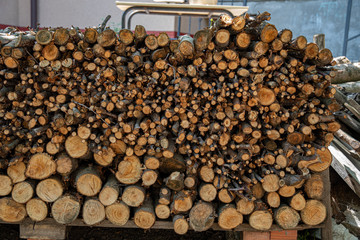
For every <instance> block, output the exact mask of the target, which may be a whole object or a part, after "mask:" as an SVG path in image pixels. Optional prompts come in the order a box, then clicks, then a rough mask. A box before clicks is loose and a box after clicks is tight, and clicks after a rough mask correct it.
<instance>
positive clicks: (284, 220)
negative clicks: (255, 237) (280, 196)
mask: <svg viewBox="0 0 360 240" xmlns="http://www.w3.org/2000/svg"><path fill="white" fill-rule="evenodd" d="M274 219H275V222H276V223H277V224H278V225H279V226H280V227H281V228H283V229H293V228H295V227H296V226H297V225H298V224H299V221H300V215H299V213H298V212H297V211H295V210H294V209H293V208H291V207H289V206H287V205H283V206H280V207H279V208H278V209H276V210H275V212H274Z"/></svg>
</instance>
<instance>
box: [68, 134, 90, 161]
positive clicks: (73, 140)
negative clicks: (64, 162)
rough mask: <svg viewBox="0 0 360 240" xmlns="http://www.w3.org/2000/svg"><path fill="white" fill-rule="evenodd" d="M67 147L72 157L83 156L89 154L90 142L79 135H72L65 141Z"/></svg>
mask: <svg viewBox="0 0 360 240" xmlns="http://www.w3.org/2000/svg"><path fill="white" fill-rule="evenodd" d="M65 149H66V152H67V153H68V154H69V156H70V157H73V158H82V157H85V156H86V155H87V154H88V151H89V149H88V144H87V142H86V140H84V139H81V138H80V137H79V136H77V135H75V136H70V137H68V138H67V139H66V141H65Z"/></svg>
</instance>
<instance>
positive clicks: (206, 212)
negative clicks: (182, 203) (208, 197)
mask: <svg viewBox="0 0 360 240" xmlns="http://www.w3.org/2000/svg"><path fill="white" fill-rule="evenodd" d="M214 220H215V210H214V207H213V205H212V204H211V203H206V202H201V201H199V202H197V203H196V204H195V206H194V207H193V208H191V211H190V214H189V224H190V226H191V228H192V229H194V231H197V232H203V231H206V230H208V229H209V228H211V226H212V225H213V223H214Z"/></svg>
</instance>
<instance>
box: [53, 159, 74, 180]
mask: <svg viewBox="0 0 360 240" xmlns="http://www.w3.org/2000/svg"><path fill="white" fill-rule="evenodd" d="M55 162H56V171H57V172H58V173H59V174H60V175H62V176H63V177H67V176H69V175H70V174H71V173H72V172H74V171H75V170H76V169H77V167H78V161H77V159H76V158H72V157H69V156H68V155H67V154H66V153H61V154H60V155H58V156H57V158H56V160H55Z"/></svg>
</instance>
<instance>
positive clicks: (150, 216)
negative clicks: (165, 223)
mask: <svg viewBox="0 0 360 240" xmlns="http://www.w3.org/2000/svg"><path fill="white" fill-rule="evenodd" d="M155 220H156V217H155V213H154V206H153V204H152V201H151V199H147V200H146V201H145V202H144V204H143V205H141V206H140V207H138V208H137V209H136V211H135V214H134V222H135V224H136V226H138V227H139V228H142V229H150V228H151V227H152V226H153V225H154V223H155Z"/></svg>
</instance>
